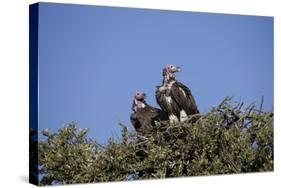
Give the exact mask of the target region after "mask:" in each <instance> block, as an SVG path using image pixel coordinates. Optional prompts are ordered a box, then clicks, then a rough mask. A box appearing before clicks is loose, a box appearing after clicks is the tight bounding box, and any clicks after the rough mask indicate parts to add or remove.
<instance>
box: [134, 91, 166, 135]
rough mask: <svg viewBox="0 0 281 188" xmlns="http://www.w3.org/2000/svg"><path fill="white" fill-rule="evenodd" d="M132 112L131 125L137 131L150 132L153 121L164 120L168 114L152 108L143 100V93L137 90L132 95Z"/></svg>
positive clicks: (153, 124)
mask: <svg viewBox="0 0 281 188" xmlns="http://www.w3.org/2000/svg"><path fill="white" fill-rule="evenodd" d="M132 109H133V113H132V114H131V116H130V120H131V123H132V125H133V126H134V128H135V130H136V131H137V132H141V133H144V134H145V133H147V132H150V131H151V129H152V127H153V126H155V121H166V120H168V119H169V118H168V115H167V113H165V112H164V111H162V110H160V109H158V108H154V107H152V106H150V105H148V104H147V103H146V102H145V93H143V92H137V93H136V94H135V96H134V102H133V106H132Z"/></svg>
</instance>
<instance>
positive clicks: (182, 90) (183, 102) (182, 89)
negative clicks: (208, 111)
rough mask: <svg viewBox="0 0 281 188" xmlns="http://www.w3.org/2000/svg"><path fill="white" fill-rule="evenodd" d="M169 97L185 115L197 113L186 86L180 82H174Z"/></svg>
mask: <svg viewBox="0 0 281 188" xmlns="http://www.w3.org/2000/svg"><path fill="white" fill-rule="evenodd" d="M171 96H172V98H173V99H174V100H175V102H176V103H177V104H178V105H179V106H181V108H182V109H184V111H185V112H186V113H187V115H191V114H197V113H199V111H198V108H197V105H196V103H195V99H194V97H193V96H192V94H191V91H190V89H189V88H188V87H187V86H185V85H183V84H182V83H180V82H175V83H174V84H173V86H172V89H171Z"/></svg>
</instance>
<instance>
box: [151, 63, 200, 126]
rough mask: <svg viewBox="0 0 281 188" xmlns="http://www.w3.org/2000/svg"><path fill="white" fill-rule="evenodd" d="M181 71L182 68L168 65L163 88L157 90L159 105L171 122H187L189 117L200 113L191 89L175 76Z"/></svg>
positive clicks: (164, 74)
mask: <svg viewBox="0 0 281 188" xmlns="http://www.w3.org/2000/svg"><path fill="white" fill-rule="evenodd" d="M179 71H180V67H176V66H174V65H167V66H166V67H165V68H164V69H163V83H162V86H158V87H157V89H156V95H155V96H156V100H157V103H158V104H159V106H160V107H161V108H162V110H163V111H165V112H167V113H168V115H169V119H170V122H178V121H185V120H186V119H187V116H188V115H192V114H197V113H199V110H198V108H197V105H196V102H195V99H194V97H193V95H192V93H191V91H190V89H189V88H188V87H187V86H185V85H184V84H182V83H181V82H179V81H177V80H176V78H175V76H174V73H175V72H179Z"/></svg>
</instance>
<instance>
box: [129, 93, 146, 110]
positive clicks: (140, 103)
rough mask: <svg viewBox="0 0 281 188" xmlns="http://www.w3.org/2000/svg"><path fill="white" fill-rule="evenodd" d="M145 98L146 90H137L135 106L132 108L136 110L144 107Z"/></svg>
mask: <svg viewBox="0 0 281 188" xmlns="http://www.w3.org/2000/svg"><path fill="white" fill-rule="evenodd" d="M145 98H146V94H145V93H144V92H136V93H135V94H134V101H133V106H132V110H133V111H134V112H136V111H137V110H138V109H140V108H144V107H145V106H146V105H145Z"/></svg>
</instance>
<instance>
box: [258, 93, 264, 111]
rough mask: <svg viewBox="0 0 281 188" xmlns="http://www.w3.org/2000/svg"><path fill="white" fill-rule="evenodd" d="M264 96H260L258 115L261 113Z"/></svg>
mask: <svg viewBox="0 0 281 188" xmlns="http://www.w3.org/2000/svg"><path fill="white" fill-rule="evenodd" d="M263 101H264V96H263V95H262V96H261V104H260V111H259V114H260V113H261V112H262V106H263Z"/></svg>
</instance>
